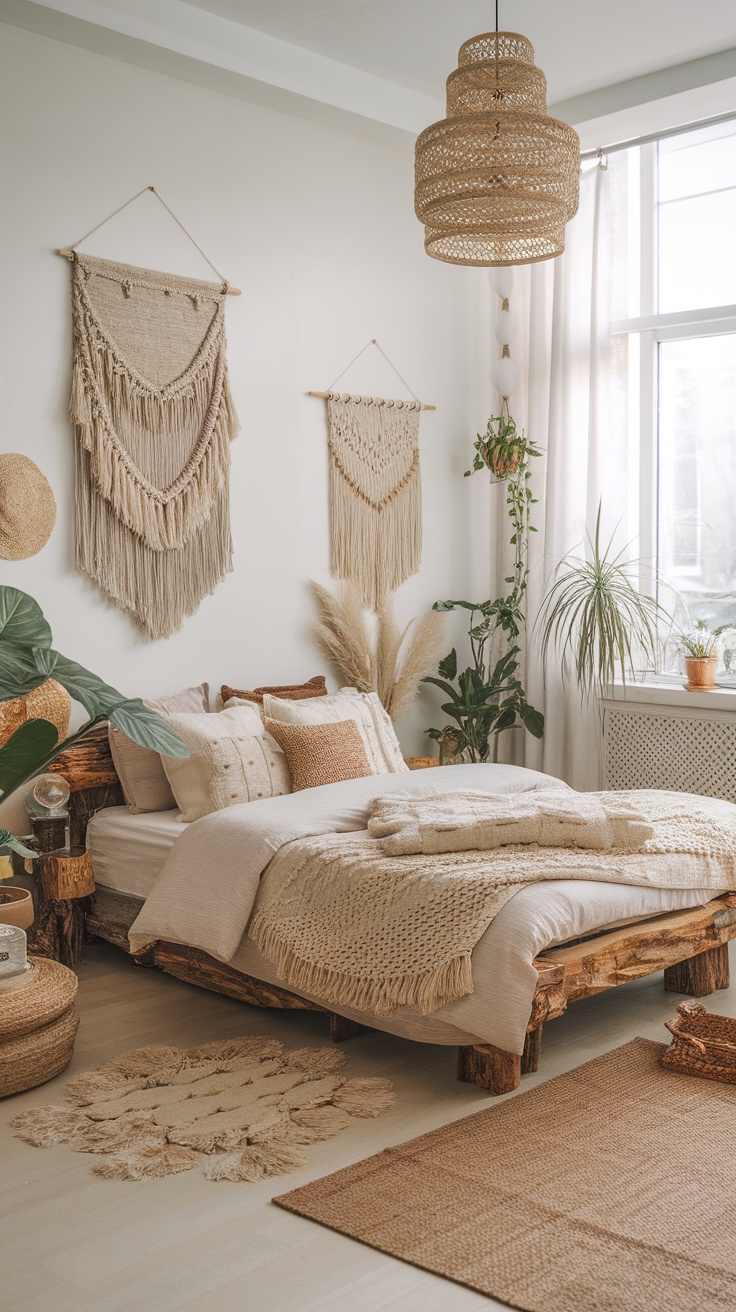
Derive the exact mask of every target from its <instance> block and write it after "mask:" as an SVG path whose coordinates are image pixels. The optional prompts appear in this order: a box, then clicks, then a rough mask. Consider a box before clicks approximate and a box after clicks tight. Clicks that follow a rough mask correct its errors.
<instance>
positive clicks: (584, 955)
mask: <svg viewBox="0 0 736 1312" xmlns="http://www.w3.org/2000/svg"><path fill="white" fill-rule="evenodd" d="M49 768H50V769H51V770H55V771H57V772H58V773H59V774H63V775H64V776H65V778H66V779H68V781H69V783H70V785H71V789H72V792H71V796H70V799H69V812H70V830H71V834H70V841H71V844H72V846H80V847H84V846H85V844H86V834H87V825H88V823H89V821H90V819H91V818H92V816H93V815H94V814H95V813H96V812H97V811H101V810H103V809H104V808H105V807H108V806H121V805H123V802H124V799H123V793H122V788H121V786H120V780H119V779H118V776H117V773H116V771H115V766H114V765H113V761H112V757H111V755H110V750H109V746H108V740H107V729H106V726H99V727H97V728H96V729H94V730H93V731H91V732H90V733H89V734H88V735H87V737H86V738H85V739H84V740H83V741H82V742H81V743H79V744H77V745H76V746H75V747H74V748H72V749H71V750H70V751H69V752H66V753H64V754H63V755H62V756H59V757H58V758H57V759H56V761H54V763H53V765H52V766H50V767H49ZM126 903H127V906H126ZM139 906H140V903H139V902H136V900H135V899H132V898H131V899H126V898H125V897H124V896H123V895H122V894H113V893H112V892H110V891H107V892H105V893H104V894H103V893H100V895H98V896H97V897H96V898H95V901H94V904H93V906H92V909H91V910H90V911H89V912H88V914H87V929H88V933H89V935H90V936H92V937H94V938H101V939H104V940H106V941H107V942H109V943H113V944H114V945H115V946H117V947H120V948H123V950H124V951H126V952H128V953H129V954H130V945H129V943H128V938H127V931H128V927H129V925H130V924H131V922H132V919H133V918H134V915H135V914H137V910H138V908H139ZM732 938H736V891H735V892H732V893H722V894H720V895H719V896H718V897H715V898H713V899H712V900H711V901H710V902H708V903H707V904H706V905H705V906H700V907H693V908H691V909H690V910H686V911H671V912H668V913H666V914H664V915H660V916H656V917H654V918H652V919H649V920H644V921H639V922H638V923H637V924H634V925H628V926H626V927H624V928H622V929H615V930H612V931H609V932H608V933H602V934H598V935H594V936H591V937H589V938H586V939H584V940H582V941H580V942H577V943H572V944H565V945H564V946H563V947H552V948H549V949H548V950H547V951H546V952H543V953H541V954H540V956H539V957H537V959H536V960H535V962H534V965H535V967H536V969H537V971H538V974H539V982H538V984H537V988H536V993H535V995H534V1002H533V1005H532V1011H531V1015H530V1018H529V1024H528V1026H527V1035H526V1043H525V1046H524V1052H523V1054H522V1055H521V1056H518V1055H517V1054H515V1053H509V1052H504V1051H502V1050H501V1049H500V1048H495V1047H493V1046H492V1045H491V1044H473V1045H471V1046H468V1047H459V1048H458V1064H457V1074H458V1079H460V1080H467V1081H469V1082H474V1083H475V1084H478V1085H479V1086H480V1087H481V1088H483V1089H487V1090H488V1091H489V1092H490V1093H492V1094H503V1093H510V1092H511V1091H512V1090H513V1089H515V1088H516V1087H517V1086H518V1084H519V1081H520V1079H521V1076H522V1075H523V1074H525V1073H527V1072H529V1071H535V1070H536V1069H537V1066H538V1063H539V1056H540V1051H541V1041H542V1029H543V1026H544V1024H545V1023H546V1022H547V1021H550V1020H555V1019H556V1018H557V1017H558V1016H561V1015H562V1014H563V1012H564V1011H566V1009H567V1007H568V1005H569V1003H571V1002H576V1001H577V1000H578V999H579V998H589V997H591V996H592V995H593V994H596V993H603V992H605V991H606V990H607V989H612V988H616V987H618V985H619V984H627V983H628V982H629V981H630V980H634V979H640V978H641V977H642V976H644V975H651V974H654V973H656V972H657V971H659V970H664V987H665V989H667V990H668V991H670V992H672V993H688V994H691V995H692V996H693V997H697V998H700V997H705V996H706V995H707V994H709V993H713V992H714V991H715V990H716V989H725V988H728V984H729V961H728V944H729V942H730V940H731V939H732ZM131 955H133V959H134V960H135V961H136V963H137V964H138V965H141V966H149V967H154V968H156V969H158V970H163V971H164V972H165V973H166V974H168V975H173V976H174V977H175V978H176V979H180V980H184V981H185V982H186V983H188V984H196V985H197V986H198V987H199V988H206V989H210V990H211V991H213V992H215V993H222V994H224V995H225V996H226V997H229V998H235V999H237V1000H238V1001H240V1002H247V1003H248V1004H250V1005H251V1006H256V1007H278V1008H294V1009H298V1010H302V1011H321V1012H324V1013H325V1014H326V1015H327V1016H328V1017H329V1022H330V1036H331V1038H332V1039H333V1040H334V1041H335V1042H341V1041H342V1040H344V1039H348V1038H352V1037H353V1036H354V1035H356V1034H359V1033H361V1032H362V1031H364V1030H365V1029H366V1028H367V1027H366V1026H363V1025H359V1024H357V1023H356V1022H355V1021H352V1020H348V1019H346V1018H345V1017H343V1016H339V1015H337V1013H335V1012H331V1011H330V1010H329V1008H327V1007H321V1006H319V1005H318V1004H317V1003H314V1002H310V1001H308V1000H307V999H306V998H300V997H297V996H296V995H295V994H293V993H289V992H288V991H287V990H286V989H282V988H279V987H278V986H276V985H273V984H266V983H264V982H263V981H262V980H258V979H254V978H252V977H251V976H249V975H243V974H241V973H240V972H239V971H237V970H234V969H233V968H232V967H231V966H228V965H226V964H224V963H223V962H220V961H216V960H215V959H214V958H213V957H210V956H209V955H208V954H207V953H206V952H203V951H201V950H200V949H199V948H191V947H186V946H183V945H181V944H178V943H164V942H158V943H155V944H153V945H151V946H150V947H148V948H147V949H146V950H145V951H144V952H143V953H139V954H137V955H136V954H131Z"/></svg>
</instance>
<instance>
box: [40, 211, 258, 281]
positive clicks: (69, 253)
mask: <svg viewBox="0 0 736 1312" xmlns="http://www.w3.org/2000/svg"><path fill="white" fill-rule="evenodd" d="M147 191H150V192H151V193H152V195H154V196H155V197H156V200H157V201H158V202H159V203H160V204H161V205H163V207H164V209H165V210H166V212H167V214H170V215H171V218H172V219H173V220H174V223H176V224H177V225H178V226H179V227H180V228H181V230H182V232H183V233H184V236H185V237H187V238H188V239H189V241H190V242H191V243H192V246H194V247H195V249H196V250H198V251H199V253H200V255H201V256H202V259H203V260H204V262H205V264H209V266H210V268H211V270H212V272H213V273H216V274H217V277H218V279H219V280H220V282H221V283H222V289H223V291H225V292H228V293H229V295H231V296H240V291H239V290H238V288H237V287H231V286H230V285H229V283H228V281H227V278H224V277H223V276H222V274H221V273H220V270H219V269H218V268H216V267H215V265H214V264H213V263H212V260H211V259H210V258H209V256H208V255H205V253H204V251H203V250H202V247H201V246H200V244H199V242H197V241H195V240H194V237H193V236H192V234H191V232H189V230H188V228H185V227H184V224H183V223H182V221H181V219H178V218H177V216H176V215H175V213H174V211H173V210H172V209H171V207H170V206H169V205H167V204H166V201H165V200H164V198H163V196H160V195H159V193H158V192H157V191H156V188H155V187H141V190H140V191H137V192H136V193H135V196H131V198H130V200H126V201H124V202H123V204H122V205H118V208H117V209H116V210H113V212H112V214H108V216H107V218H105V219H101V220H100V222H99V223H96V224H95V226H94V228H90V230H89V232H85V234H84V236H83V237H79V238H78V240H77V241H75V242H74V243H73V245H71V246H64V247H62V249H61V250H60V251H59V252H58V253H59V255H63V256H65V258H66V259H68V260H70V259H73V258H74V252H75V251H76V249H77V247H78V246H81V245H82V242H83V241H86V240H87V238H88V237H91V236H92V234H93V233H95V232H97V231H98V230H99V229H100V228H104V226H105V224H106V223H109V222H110V220H111V219H114V218H115V217H116V216H117V215H118V214H121V213H122V211H123V210H126V209H127V208H128V206H129V205H132V204H133V201H136V200H138V199H139V197H141V196H144V195H145V194H146V192H147Z"/></svg>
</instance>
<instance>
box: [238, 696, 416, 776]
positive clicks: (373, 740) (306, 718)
mask: <svg viewBox="0 0 736 1312" xmlns="http://www.w3.org/2000/svg"><path fill="white" fill-rule="evenodd" d="M263 718H264V720H266V719H270V720H279V721H280V723H281V724H334V723H335V722H336V721H338V720H354V721H355V723H356V724H357V726H358V729H359V731H360V736H361V738H362V739H363V746H364V747H365V752H366V756H367V757H368V763H369V765H370V772H371V774H399V773H401V772H403V771H405V770H407V769H408V766H407V764H406V762H405V761H404V758H403V756H402V754H401V747H400V746H399V740H398V738H397V737H396V734H395V732H394V727H393V725H392V723H391V721H390V719H389V717H388V714H387V712H386V711H385V710H384V708H383V706H382V705H381V702H380V701H379V699H378V697H377V695H376V693H374V692H358V691H357V689H355V688H341V689H340V691H339V692H336V693H332V694H331V695H329V696H327V697H312V698H310V700H309V701H300V702H293V701H283V700H282V699H281V698H279V697H270V696H268V694H266V695H265V696H264V698H263Z"/></svg>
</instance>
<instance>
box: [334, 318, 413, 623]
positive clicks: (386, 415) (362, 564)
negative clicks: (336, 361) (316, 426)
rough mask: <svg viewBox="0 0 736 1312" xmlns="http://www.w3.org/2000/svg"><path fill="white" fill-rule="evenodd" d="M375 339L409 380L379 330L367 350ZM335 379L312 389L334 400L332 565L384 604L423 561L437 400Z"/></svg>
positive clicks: (374, 605)
mask: <svg viewBox="0 0 736 1312" xmlns="http://www.w3.org/2000/svg"><path fill="white" fill-rule="evenodd" d="M369 346H375V347H376V348H377V349H378V350H379V351H380V352H381V355H383V357H384V359H385V360H387V362H388V363H389V365H391V368H392V369H393V370H394V373H396V374H397V376H398V377H399V378H400V379H401V382H402V383H404V386H405V387H408V384H407V383H405V382H404V379H403V378H401V374H399V373H398V370H397V369H396V368H395V367H394V365H393V364H391V361H390V360H389V359H388V356H387V355H386V353H385V351H383V350H382V348H381V347H380V346H379V345H378V342H377V341H376V340H375V338H373V339H372V340H371V341H370V342H368V343H367V345H366V346H364V347H363V351H366V350H367V349H368V347H369ZM363 351H360V352H359V353H358V355H356V357H355V360H358V359H359V358H360V356H361V355H362V354H363ZM355 360H352V361H351V362H350V364H349V365H348V366H347V368H346V369H343V372H342V374H339V375H338V377H337V378H336V379H335V383H336V382H338V381H339V379H340V378H342V376H343V374H345V373H347V370H348V369H350V368H351V367H352V365H353V364H355ZM335 383H333V384H332V388H331V389H330V390H329V391H327V392H310V396H321V397H324V399H325V400H326V401H327V424H328V431H329V437H328V447H329V459H330V520H331V533H332V568H333V571H334V573H335V574H336V575H337V577H338V578H340V579H349V580H350V581H351V582H352V583H354V584H355V586H356V587H357V589H358V590H359V592H360V595H361V597H362V600H363V602H364V604H365V605H366V606H369V607H370V608H371V609H373V610H378V609H379V608H380V607H381V606H382V605H383V603H384V601H385V600H386V597H387V596H388V595H389V594H390V593H391V592H393V591H395V589H396V588H398V587H399V586H400V585H401V584H402V583H403V582H404V580H405V579H408V578H410V577H411V575H412V574H416V573H417V572H418V570H419V566H420V564H421V560H422V484H421V473H420V467H419V416H420V413H421V411H422V410H434V408H435V407H434V406H430V405H426V406H425V405H422V402H421V401H420V400H419V399H418V398H417V397H416V396H414V393H413V392H412V396H413V397H414V399H413V400H412V401H393V400H385V399H384V398H382V397H377V396H356V395H354V394H352V393H350V392H336V391H334V390H333V389H334V386H335ZM408 390H409V391H410V392H411V388H410V387H408Z"/></svg>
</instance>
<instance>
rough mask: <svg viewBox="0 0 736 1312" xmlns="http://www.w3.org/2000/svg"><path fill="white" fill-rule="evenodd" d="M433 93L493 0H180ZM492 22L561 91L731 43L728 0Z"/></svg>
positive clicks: (504, 16)
mask: <svg viewBox="0 0 736 1312" xmlns="http://www.w3.org/2000/svg"><path fill="white" fill-rule="evenodd" d="M186 2H187V3H188V4H189V5H190V6H191V7H192V8H196V9H199V10H204V11H207V12H209V13H212V14H217V15H218V16H219V17H221V18H227V19H229V20H230V21H232V22H237V23H240V24H242V25H243V26H245V27H250V28H254V29H255V30H256V31H259V32H264V33H267V34H268V35H270V36H274V37H278V38H279V39H280V40H282V41H287V42H290V43H292V44H293V45H297V46H301V47H303V48H304V49H306V50H310V51H313V52H315V53H317V54H320V55H324V56H326V57H328V58H330V59H334V60H337V61H339V62H340V63H343V64H347V65H349V66H351V67H353V68H357V69H360V70H362V71H363V72H366V73H371V74H373V75H374V76H378V77H381V78H386V79H387V80H388V81H390V82H395V83H397V84H398V85H400V86H403V87H407V88H409V89H411V90H412V91H418V92H421V93H423V94H424V95H428V96H432V97H434V98H436V99H442V98H443V97H444V84H445V79H446V77H447V75H448V73H449V72H450V70H451V69H452V68H453V67H454V66H455V63H456V57H457V50H458V47H459V46H460V44H461V43H462V42H463V41H465V40H466V39H467V38H468V37H471V36H475V35H477V34H478V33H479V32H484V31H488V30H489V29H492V28H493V27H494V26H495V13H494V5H493V3H492V0H186ZM499 8H500V14H499V18H500V26H501V27H502V28H503V29H505V30H506V31H514V32H522V33H523V34H524V35H525V36H527V37H529V38H530V40H531V41H532V42H533V44H534V46H535V49H536V57H537V62H538V63H539V65H540V67H541V68H543V69H544V71H545V73H546V75H547V82H548V90H549V101H550V103H554V102H555V101H560V100H566V99H569V98H570V97H572V96H578V95H583V94H585V93H587V92H590V91H595V90H597V89H598V88H600V87H605V86H610V85H612V84H614V83H617V82H622V81H625V80H627V79H629V78H633V77H638V76H640V75H643V74H647V73H653V72H656V71H658V70H659V69H663V68H668V67H670V66H671V65H673V64H679V63H684V62H685V61H688V60H692V59H697V58H699V57H701V56H704V55H712V54H716V53H717V52H719V51H721V50H726V49H729V48H732V47H734V46H736V3H734V0H701V3H700V4H698V5H694V4H693V3H692V0H617V3H616V4H615V5H614V4H607V3H605V2H604V0H500V6H499Z"/></svg>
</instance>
